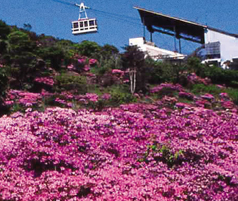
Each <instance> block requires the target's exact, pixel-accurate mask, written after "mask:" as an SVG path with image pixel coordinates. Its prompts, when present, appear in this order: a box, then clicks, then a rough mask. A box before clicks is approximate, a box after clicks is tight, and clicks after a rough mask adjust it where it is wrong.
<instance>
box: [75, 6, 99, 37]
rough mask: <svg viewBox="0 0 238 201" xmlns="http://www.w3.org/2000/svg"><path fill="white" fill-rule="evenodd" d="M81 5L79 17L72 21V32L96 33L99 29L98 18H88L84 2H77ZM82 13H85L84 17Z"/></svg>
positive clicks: (77, 33) (76, 33)
mask: <svg viewBox="0 0 238 201" xmlns="http://www.w3.org/2000/svg"><path fill="white" fill-rule="evenodd" d="M75 5H76V6H78V7H79V19H78V20H76V21H73V22H72V34H74V35H79V34H86V33H94V32H97V31H98V26H97V20H96V18H88V16H87V13H86V9H88V8H89V7H86V6H85V5H84V3H81V4H80V5H79V4H75ZM82 15H84V16H83V17H82Z"/></svg>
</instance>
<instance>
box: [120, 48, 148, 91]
mask: <svg viewBox="0 0 238 201" xmlns="http://www.w3.org/2000/svg"><path fill="white" fill-rule="evenodd" d="M124 49H125V52H124V53H123V54H122V65H123V68H124V69H128V70H129V77H130V87H131V93H134V92H136V91H137V92H139V91H142V92H144V93H145V92H146V91H147V88H146V84H147V81H148V72H149V71H148V68H147V66H146V63H145V54H144V52H142V51H141V50H139V48H138V47H137V46H126V47H125V48H124Z"/></svg>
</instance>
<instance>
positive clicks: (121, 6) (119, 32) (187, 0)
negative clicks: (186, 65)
mask: <svg viewBox="0 0 238 201" xmlns="http://www.w3.org/2000/svg"><path fill="white" fill-rule="evenodd" d="M62 1H65V2H69V3H80V2H81V1H79V0H62ZM84 3H85V4H86V5H87V6H89V7H92V8H93V9H96V10H99V11H104V12H106V13H103V12H96V11H93V10H90V11H88V16H89V17H96V18H97V20H98V26H99V32H98V33H96V34H89V35H80V36H74V35H72V33H71V21H73V20H77V19H78V8H77V7H73V6H68V5H66V4H62V3H57V2H56V1H54V0H0V19H1V20H3V21H5V22H6V23H7V24H10V25H17V26H18V27H23V25H24V23H26V24H27V23H29V24H31V26H32V31H34V32H36V33H37V34H42V33H44V34H45V35H52V36H54V37H57V38H60V39H68V40H72V41H74V42H81V41H83V40H90V41H95V42H97V43H98V44H100V45H104V44H111V45H115V46H116V47H117V48H119V49H121V47H124V46H125V45H127V44H128V40H129V38H133V37H141V36H143V27H142V24H141V22H140V17H139V13H138V11H137V10H136V9H134V8H133V6H139V7H142V8H145V9H148V10H153V11H156V12H160V13H163V14H166V15H171V16H174V17H179V18H183V19H187V20H191V21H194V22H198V23H201V24H207V25H209V26H211V27H215V28H218V29H222V30H225V31H228V32H231V33H236V34H238V20H237V19H238V12H237V9H238V1H237V0H228V1H227V0H180V1H178V0H118V1H116V0H85V1H84ZM108 13H113V14H116V15H123V16H128V17H129V18H128V19H127V20H124V19H125V18H123V19H122V18H119V17H118V16H117V17H116V16H114V15H113V17H111V15H109V14H108ZM135 18H136V19H137V20H134V19H135ZM146 37H147V39H148V40H149V33H148V32H147V34H146ZM153 39H154V41H155V43H156V45H157V46H159V47H162V48H166V49H170V50H173V46H174V45H173V38H172V37H170V36H164V35H162V34H159V33H156V34H154V36H153ZM194 47H195V45H193V43H191V42H190V43H185V42H183V43H182V49H183V50H184V51H185V53H189V52H190V51H192V50H193V49H194Z"/></svg>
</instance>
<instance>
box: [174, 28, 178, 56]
mask: <svg viewBox="0 0 238 201" xmlns="http://www.w3.org/2000/svg"><path fill="white" fill-rule="evenodd" d="M176 35H177V34H176V27H175V26H174V51H175V52H177V45H176Z"/></svg>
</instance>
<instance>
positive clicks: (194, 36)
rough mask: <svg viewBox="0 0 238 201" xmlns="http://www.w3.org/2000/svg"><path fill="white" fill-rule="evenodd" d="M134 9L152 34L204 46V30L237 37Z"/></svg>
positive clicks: (174, 18)
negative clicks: (157, 33)
mask: <svg viewBox="0 0 238 201" xmlns="http://www.w3.org/2000/svg"><path fill="white" fill-rule="evenodd" d="M134 8H135V9H137V10H138V11H139V14H140V17H141V21H142V23H143V24H144V25H145V26H146V27H147V29H148V31H150V32H152V33H153V32H155V31H157V32H161V33H165V34H169V35H172V36H174V35H175V36H176V37H177V38H183V39H186V40H191V41H193V42H197V43H202V44H204V31H205V30H206V29H210V30H213V31H216V32H220V33H223V34H226V35H230V36H233V37H238V35H237V34H231V33H228V32H225V31H221V30H219V29H215V28H212V27H208V26H206V25H202V24H199V23H196V22H192V21H188V20H184V19H180V18H176V17H171V16H168V15H164V14H162V13H157V12H154V11H150V10H146V9H143V8H139V7H134Z"/></svg>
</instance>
